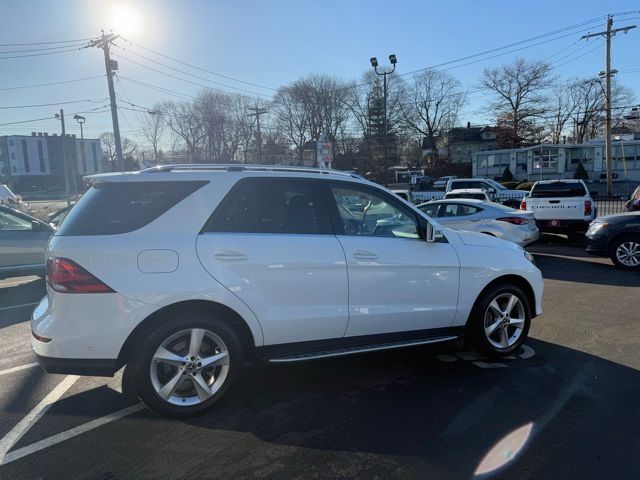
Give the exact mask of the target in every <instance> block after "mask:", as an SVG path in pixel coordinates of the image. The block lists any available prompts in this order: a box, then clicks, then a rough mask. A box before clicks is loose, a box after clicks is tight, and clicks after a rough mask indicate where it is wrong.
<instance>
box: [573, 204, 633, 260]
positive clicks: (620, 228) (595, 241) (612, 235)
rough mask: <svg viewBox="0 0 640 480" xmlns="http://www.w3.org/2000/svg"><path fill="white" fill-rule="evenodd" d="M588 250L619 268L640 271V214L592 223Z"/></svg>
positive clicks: (621, 215) (615, 216)
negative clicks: (607, 259)
mask: <svg viewBox="0 0 640 480" xmlns="http://www.w3.org/2000/svg"><path fill="white" fill-rule="evenodd" d="M586 249H587V252H588V253H591V254H592V255H600V256H603V257H609V258H611V261H612V262H613V263H615V264H616V265H617V266H618V267H620V268H624V269H626V270H635V271H640V212H631V213H620V214H618V215H607V216H605V217H600V218H597V219H596V220H594V221H593V222H591V225H590V226H589V230H588V231H587V234H586Z"/></svg>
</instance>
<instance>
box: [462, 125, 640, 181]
mask: <svg viewBox="0 0 640 480" xmlns="http://www.w3.org/2000/svg"><path fill="white" fill-rule="evenodd" d="M615 138H617V140H614V141H613V142H612V160H613V163H612V167H613V176H614V179H620V180H622V179H626V180H632V181H640V134H630V135H620V136H617V137H614V139H615ZM579 163H582V165H583V166H584V168H585V170H586V171H587V173H588V174H589V179H591V180H598V179H605V178H606V169H607V167H606V154H605V145H604V142H603V141H602V140H601V139H598V140H592V141H589V142H587V143H582V144H578V145H574V144H548V143H543V144H540V145H534V146H530V147H523V148H514V149H508V150H492V151H482V152H476V153H474V154H473V162H472V171H473V176H474V177H476V176H478V177H486V178H500V177H502V173H503V172H504V170H505V168H506V167H509V170H510V171H511V173H512V174H513V177H514V179H516V180H521V181H525V180H530V181H535V180H540V179H558V178H573V175H574V173H575V171H576V168H577V167H578V164H579Z"/></svg>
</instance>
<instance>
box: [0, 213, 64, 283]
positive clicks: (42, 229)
mask: <svg viewBox="0 0 640 480" xmlns="http://www.w3.org/2000/svg"><path fill="white" fill-rule="evenodd" d="M54 230H55V229H54V228H53V227H52V226H51V225H49V224H47V223H44V222H41V221H40V220H38V219H36V218H33V217H31V216H30V215H27V214H26V213H22V212H19V211H17V210H14V209H12V208H8V207H3V206H0V278H6V277H11V276H15V275H18V274H27V273H36V274H40V273H44V250H45V248H46V246H47V243H48V242H49V237H51V235H52V234H53V232H54Z"/></svg>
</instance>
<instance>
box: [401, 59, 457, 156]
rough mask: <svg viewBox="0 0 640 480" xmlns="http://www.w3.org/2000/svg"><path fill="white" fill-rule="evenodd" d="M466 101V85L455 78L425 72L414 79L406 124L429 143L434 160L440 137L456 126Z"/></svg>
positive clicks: (405, 108)
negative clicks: (463, 85)
mask: <svg viewBox="0 0 640 480" xmlns="http://www.w3.org/2000/svg"><path fill="white" fill-rule="evenodd" d="M465 99H466V93H465V92H464V91H463V90H462V84H461V83H460V81H459V80H458V79H457V78H455V77H454V76H453V75H450V74H448V73H446V72H440V71H437V70H425V71H424V72H422V73H420V74H417V75H415V76H414V83H413V85H412V86H411V87H410V88H409V89H408V91H407V94H406V96H405V102H404V104H403V109H402V111H403V120H404V123H405V124H406V125H407V126H408V127H409V128H410V129H411V130H413V131H415V132H417V133H419V134H420V135H423V136H424V137H426V138H427V141H428V142H429V148H430V149H431V152H432V159H434V160H437V158H438V146H437V136H438V135H439V134H441V132H443V131H446V130H448V129H449V128H451V127H453V126H455V124H456V123H457V121H458V114H459V113H460V110H461V109H462V107H463V105H464V103H465Z"/></svg>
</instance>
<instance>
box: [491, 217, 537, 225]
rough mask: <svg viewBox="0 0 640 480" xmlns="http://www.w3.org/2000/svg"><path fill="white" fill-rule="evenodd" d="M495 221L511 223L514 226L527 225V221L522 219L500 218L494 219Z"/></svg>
mask: <svg viewBox="0 0 640 480" xmlns="http://www.w3.org/2000/svg"><path fill="white" fill-rule="evenodd" d="M496 220H498V221H499V222H509V223H513V224H514V225H526V224H527V223H529V219H528V218H523V217H502V218H496Z"/></svg>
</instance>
